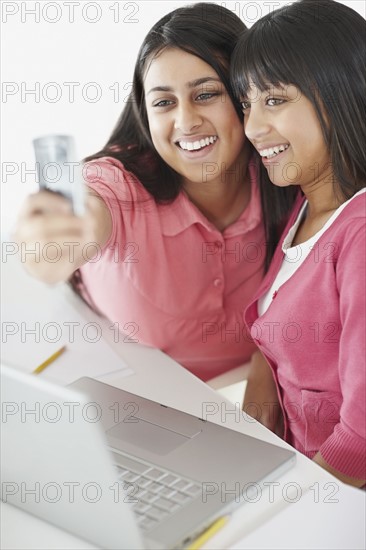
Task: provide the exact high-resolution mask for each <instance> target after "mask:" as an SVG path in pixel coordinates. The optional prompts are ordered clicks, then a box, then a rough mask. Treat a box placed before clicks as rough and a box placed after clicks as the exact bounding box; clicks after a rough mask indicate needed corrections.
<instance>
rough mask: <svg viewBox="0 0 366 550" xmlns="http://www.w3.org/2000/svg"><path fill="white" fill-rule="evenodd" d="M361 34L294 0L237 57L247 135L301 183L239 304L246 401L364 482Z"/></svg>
mask: <svg viewBox="0 0 366 550" xmlns="http://www.w3.org/2000/svg"><path fill="white" fill-rule="evenodd" d="M365 36H366V22H365V20H364V19H363V18H362V17H361V16H360V15H358V14H357V13H356V12H355V11H353V10H352V9H350V8H348V7H346V6H344V5H342V4H339V3H337V2H334V1H333V0H318V1H317V2H312V1H309V0H301V1H300V2H296V3H295V4H292V5H291V6H290V7H284V8H281V9H279V10H276V11H274V12H273V13H271V14H269V15H268V16H266V17H264V18H262V19H261V20H260V21H258V22H257V23H256V24H255V25H254V26H253V27H252V28H251V29H250V31H249V32H248V33H246V34H245V35H244V36H243V37H242V38H241V40H240V41H239V43H238V45H237V47H236V50H235V53H234V59H233V63H232V74H233V80H234V83H235V86H236V90H237V93H238V95H239V96H240V100H241V104H242V109H243V112H244V127H245V133H246V135H247V137H248V138H249V140H250V141H251V142H252V144H253V145H254V147H255V149H256V150H257V152H258V154H259V155H260V156H261V159H262V163H263V166H264V168H265V169H266V170H267V172H268V175H269V177H270V179H271V181H272V183H273V184H274V185H275V186H278V187H287V186H290V185H294V186H297V187H298V188H299V198H298V201H297V204H296V205H295V207H294V210H293V214H292V217H291V219H290V220H289V222H288V224H287V226H286V228H285V230H284V233H283V236H282V239H281V240H280V244H279V246H278V248H277V250H276V252H275V255H274V258H273V260H272V264H271V267H270V269H269V271H268V273H267V275H266V277H265V279H264V281H263V283H262V285H261V286H260V289H259V291H258V292H257V293H256V295H255V296H254V299H253V301H252V303H251V304H250V305H249V306H248V308H247V309H246V312H245V321H246V323H247V325H248V327H249V328H250V331H251V335H252V337H253V339H254V340H255V341H256V343H257V345H258V347H259V348H260V349H261V351H262V353H263V354H264V355H265V357H266V359H267V362H268V365H269V368H268V367H267V366H262V367H258V368H257V369H254V370H253V372H252V373H251V376H250V379H249V383H248V389H247V392H246V398H245V403H244V408H247V410H248V412H252V411H253V410H255V411H256V416H257V418H258V419H259V420H260V421H261V422H263V423H264V424H265V425H267V426H268V427H270V428H272V429H273V430H275V431H276V432H277V433H279V434H281V435H282V436H283V437H284V438H285V440H286V441H288V442H289V443H290V444H292V445H293V446H294V447H295V448H296V449H298V450H299V451H301V452H302V453H304V454H305V455H306V456H308V457H309V458H311V459H312V460H314V461H315V462H317V463H318V464H320V465H321V466H322V467H324V468H325V469H326V470H328V471H329V472H331V473H332V474H334V475H335V476H337V477H338V478H339V479H341V480H342V481H345V482H347V483H350V484H352V485H355V486H359V487H361V486H362V485H364V484H365V478H366V475H365V449H366V435H365V433H366V427H365V423H366V411H365V401H366V399H365V396H366V383H365V382H366V380H365V377H366V369H365V358H366V345H365V343H366V322H365V313H366V305H365V287H366V231H365V228H366V223H365V222H366V217H365V214H366V200H365V199H366V194H365V183H366V162H365V143H366V132H365V123H364V117H365V112H366V87H365V70H364V68H365V67H364V64H365V59H366V44H365ZM300 190H301V191H300ZM249 405H250V408H249Z"/></svg>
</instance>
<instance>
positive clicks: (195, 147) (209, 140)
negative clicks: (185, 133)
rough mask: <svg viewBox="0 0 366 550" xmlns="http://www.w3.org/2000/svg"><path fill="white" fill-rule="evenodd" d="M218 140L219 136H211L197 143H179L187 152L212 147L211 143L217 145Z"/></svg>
mask: <svg viewBox="0 0 366 550" xmlns="http://www.w3.org/2000/svg"><path fill="white" fill-rule="evenodd" d="M216 140H217V136H210V137H206V138H202V139H200V140H197V141H178V144H179V146H180V147H181V148H182V149H185V150H186V151H198V150H199V149H202V148H203V147H207V145H210V144H211V143H215V141H216Z"/></svg>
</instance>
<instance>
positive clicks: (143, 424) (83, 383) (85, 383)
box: [1, 367, 296, 549]
mask: <svg viewBox="0 0 366 550" xmlns="http://www.w3.org/2000/svg"><path fill="white" fill-rule="evenodd" d="M1 393H2V420H1V424H2V425H1V465H2V486H1V487H2V495H1V496H2V500H3V501H4V502H8V503H10V504H14V505H16V506H19V507H20V508H22V509H24V510H26V511H27V512H30V513H32V514H34V515H36V516H38V517H40V518H42V519H44V520H46V521H49V522H51V523H53V524H55V525H57V526H59V527H62V528H63V529H65V530H67V531H69V532H71V533H73V534H75V535H78V536H79V537H81V538H84V539H86V540H88V541H90V542H92V543H93V544H95V545H97V546H100V547H102V548H106V549H109V548H111V549H117V548H118V549H127V548H128V549H134V548H139V549H141V548H182V547H183V546H185V545H187V544H189V542H191V541H192V540H193V539H194V538H195V537H197V536H198V535H199V534H200V533H201V532H202V531H203V530H204V529H205V528H207V527H208V526H209V525H210V524H211V523H212V522H213V521H214V520H215V519H217V518H218V517H220V516H222V515H225V514H227V513H229V512H231V511H232V510H233V509H234V508H235V507H236V506H239V505H240V504H242V503H243V502H244V498H243V495H248V494H249V493H248V491H250V489H251V488H252V489H254V490H257V488H258V485H259V486H260V484H262V483H263V482H264V481H273V480H275V479H276V477H278V476H279V475H280V474H282V472H283V471H285V470H286V469H288V468H289V467H290V466H291V465H292V464H294V462H295V456H296V455H295V453H294V452H292V451H289V450H287V449H283V448H280V447H277V446H275V445H271V444H268V443H265V442H263V441H259V440H257V439H254V438H252V437H249V436H246V435H243V434H241V433H238V432H236V431H234V430H231V429H228V428H225V427H223V426H219V425H216V424H214V423H211V422H208V421H206V420H204V419H200V418H196V417H194V416H191V415H189V414H186V413H183V412H181V411H178V410H176V409H172V408H168V407H166V406H163V405H160V404H159V403H156V402H153V401H150V400H148V399H144V398H141V397H139V396H137V395H134V394H132V393H128V392H125V391H123V390H120V389H118V388H115V387H113V386H109V385H107V384H104V383H102V382H100V381H97V380H94V379H90V378H81V379H79V380H77V381H76V382H74V383H73V384H71V386H67V387H63V386H58V385H55V384H53V383H50V382H49V381H46V380H44V379H41V378H40V377H37V376H34V375H30V374H24V373H21V372H19V371H16V370H14V369H10V368H8V367H2V380H1ZM108 447H109V450H108Z"/></svg>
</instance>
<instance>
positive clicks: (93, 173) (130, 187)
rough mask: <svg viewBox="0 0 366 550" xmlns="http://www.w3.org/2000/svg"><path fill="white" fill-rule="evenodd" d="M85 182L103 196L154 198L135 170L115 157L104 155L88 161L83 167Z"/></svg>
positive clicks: (132, 198)
mask: <svg viewBox="0 0 366 550" xmlns="http://www.w3.org/2000/svg"><path fill="white" fill-rule="evenodd" d="M83 176H84V180H85V183H86V184H87V185H88V186H89V187H90V188H92V189H94V190H95V191H96V192H97V193H98V194H99V195H101V196H102V197H103V198H105V197H108V196H110V195H111V194H113V195H114V196H117V197H118V198H119V199H120V200H128V201H131V200H142V199H150V200H153V198H152V196H151V194H150V193H149V192H148V191H147V190H146V189H145V187H144V186H143V185H142V183H141V181H140V180H139V179H138V178H137V176H136V175H135V174H134V173H133V172H129V171H128V170H127V169H126V168H125V166H124V165H123V164H122V163H121V162H120V161H119V160H117V159H115V158H113V157H102V158H99V159H95V160H91V161H89V162H87V163H86V164H85V165H84V167H83Z"/></svg>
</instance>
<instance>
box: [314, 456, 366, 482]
mask: <svg viewBox="0 0 366 550" xmlns="http://www.w3.org/2000/svg"><path fill="white" fill-rule="evenodd" d="M313 461H314V462H316V463H317V464H319V466H321V467H322V468H324V470H326V471H327V472H329V473H330V474H332V475H333V476H334V477H336V478H338V479H339V480H340V481H342V482H343V483H347V484H348V485H352V486H353V487H363V486H364V485H365V484H366V480H365V479H357V478H354V477H349V476H346V475H344V474H342V473H341V472H338V470H335V469H334V468H333V467H332V466H330V464H328V463H327V462H326V461H325V460H324V458H323V457H322V455H321V454H320V452H317V453H316V455H315V456H314V458H313Z"/></svg>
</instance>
